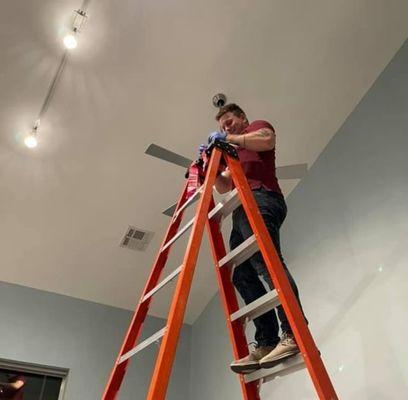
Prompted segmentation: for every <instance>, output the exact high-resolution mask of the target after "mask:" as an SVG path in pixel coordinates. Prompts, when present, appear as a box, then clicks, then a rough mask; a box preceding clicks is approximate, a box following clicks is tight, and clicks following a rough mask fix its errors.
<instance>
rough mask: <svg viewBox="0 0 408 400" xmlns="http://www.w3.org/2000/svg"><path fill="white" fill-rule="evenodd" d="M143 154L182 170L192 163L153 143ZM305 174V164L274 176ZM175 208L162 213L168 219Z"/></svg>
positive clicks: (289, 166)
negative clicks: (177, 166) (174, 165)
mask: <svg viewBox="0 0 408 400" xmlns="http://www.w3.org/2000/svg"><path fill="white" fill-rule="evenodd" d="M145 154H148V155H149V156H152V157H156V158H160V159H161V160H164V161H167V162H170V163H172V164H176V165H179V166H180V167H183V168H188V167H189V166H190V165H191V163H192V162H193V160H190V159H189V158H186V157H184V156H182V155H180V154H177V153H174V152H173V151H171V150H168V149H166V148H164V147H161V146H159V145H157V144H154V143H152V144H151V145H150V146H149V147H148V148H147V149H146V151H145ZM306 172H307V164H306V163H304V164H292V165H285V166H282V167H277V168H276V176H277V177H278V178H279V179H301V178H303V177H304V176H305V174H306ZM176 206H177V204H173V205H172V206H170V207H168V208H166V209H165V210H164V211H163V214H164V215H168V216H169V217H171V216H173V214H174V210H175V209H176Z"/></svg>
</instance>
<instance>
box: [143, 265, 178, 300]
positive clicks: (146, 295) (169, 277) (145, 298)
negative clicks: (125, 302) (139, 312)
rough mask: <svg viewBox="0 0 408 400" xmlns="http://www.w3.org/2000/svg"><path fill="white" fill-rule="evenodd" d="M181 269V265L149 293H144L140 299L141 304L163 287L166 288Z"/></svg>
mask: <svg viewBox="0 0 408 400" xmlns="http://www.w3.org/2000/svg"><path fill="white" fill-rule="evenodd" d="M182 269H183V265H180V266H179V267H178V268H177V269H175V270H174V271H173V272H172V273H171V274H170V275H168V276H167V277H166V278H165V279H163V280H162V281H161V282H160V283H159V284H158V285H157V286H155V287H154V288H153V289H152V290H151V291H150V292H148V293H146V294H145V295H144V297H143V299H142V302H144V301H146V300H147V299H148V298H150V297H152V296H153V295H154V294H155V293H156V292H158V291H159V290H160V289H161V288H162V287H163V286H166V285H167V284H168V283H169V282H171V281H172V280H173V279H174V278H175V277H176V276H177V275H178V274H179V273H180V272H181V270H182Z"/></svg>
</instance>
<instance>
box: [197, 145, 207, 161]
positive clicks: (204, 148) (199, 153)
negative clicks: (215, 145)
mask: <svg viewBox="0 0 408 400" xmlns="http://www.w3.org/2000/svg"><path fill="white" fill-rule="evenodd" d="M207 147H208V146H207V145H206V144H204V143H201V144H200V147H199V148H198V158H201V155H202V154H203V151H206V150H207Z"/></svg>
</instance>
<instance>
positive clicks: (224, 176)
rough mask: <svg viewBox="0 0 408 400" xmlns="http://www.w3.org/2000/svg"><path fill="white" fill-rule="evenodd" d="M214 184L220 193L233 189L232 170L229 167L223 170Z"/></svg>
mask: <svg viewBox="0 0 408 400" xmlns="http://www.w3.org/2000/svg"><path fill="white" fill-rule="evenodd" d="M214 186H215V190H216V191H217V192H218V193H220V194H223V193H226V192H229V191H230V190H231V189H232V179H231V172H230V171H228V169H226V170H225V171H223V172H221V173H220V174H219V175H218V176H217V179H216V180H215V185H214Z"/></svg>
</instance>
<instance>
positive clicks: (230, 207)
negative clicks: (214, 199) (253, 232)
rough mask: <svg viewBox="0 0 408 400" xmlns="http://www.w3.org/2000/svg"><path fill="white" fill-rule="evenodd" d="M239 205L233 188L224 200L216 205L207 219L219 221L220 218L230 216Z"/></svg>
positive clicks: (235, 190) (236, 190) (239, 202)
mask: <svg viewBox="0 0 408 400" xmlns="http://www.w3.org/2000/svg"><path fill="white" fill-rule="evenodd" d="M240 204H241V201H240V199H239V196H238V189H237V188H235V189H234V190H232V191H231V192H229V193H228V194H227V195H226V196H225V197H224V199H223V200H222V201H221V202H220V203H218V204H217V205H216V206H215V207H214V208H213V209H212V210H211V211H210V212H209V214H208V218H209V219H212V218H214V219H215V220H220V219H221V218H224V217H226V216H227V215H229V214H231V213H232V212H233V211H234V210H235V209H236V208H238V206H239V205H240Z"/></svg>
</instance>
